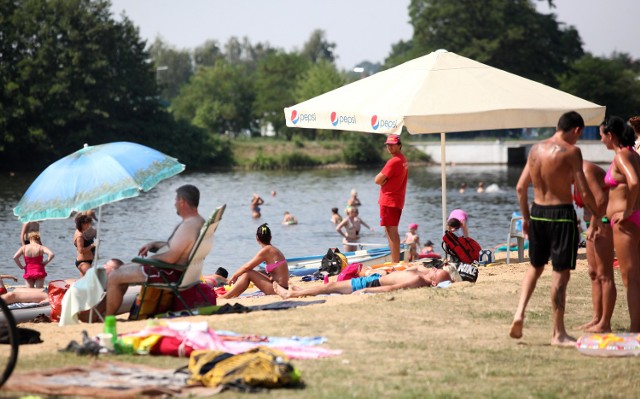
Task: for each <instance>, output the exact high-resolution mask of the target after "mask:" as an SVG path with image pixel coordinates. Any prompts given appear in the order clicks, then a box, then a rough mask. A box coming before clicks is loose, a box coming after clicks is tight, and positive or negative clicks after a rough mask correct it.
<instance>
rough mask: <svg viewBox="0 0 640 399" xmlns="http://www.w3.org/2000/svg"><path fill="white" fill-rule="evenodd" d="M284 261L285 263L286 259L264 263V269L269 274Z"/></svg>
mask: <svg viewBox="0 0 640 399" xmlns="http://www.w3.org/2000/svg"><path fill="white" fill-rule="evenodd" d="M285 263H287V260H286V259H282V260H279V261H277V262H275V263H269V264H268V265H266V266H265V268H264V270H265V271H266V272H267V273H269V274H270V273H271V272H272V271H274V270H275V269H276V268H277V267H278V266H280V265H284V264H285Z"/></svg>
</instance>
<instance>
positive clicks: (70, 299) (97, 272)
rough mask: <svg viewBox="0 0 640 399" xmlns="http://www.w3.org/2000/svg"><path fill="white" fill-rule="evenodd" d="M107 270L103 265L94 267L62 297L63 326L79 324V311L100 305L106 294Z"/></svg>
mask: <svg viewBox="0 0 640 399" xmlns="http://www.w3.org/2000/svg"><path fill="white" fill-rule="evenodd" d="M106 285H107V271H106V270H105V269H104V268H103V267H92V268H90V269H89V270H87V272H86V273H85V275H84V276H83V277H82V278H80V279H79V280H77V281H76V282H75V283H73V284H72V285H71V286H70V287H69V289H68V290H67V292H66V293H65V294H64V298H63V299H62V311H61V313H60V322H59V325H61V326H68V325H72V324H78V323H79V321H78V313H80V312H82V311H83V310H88V309H91V308H93V307H94V306H96V305H98V304H99V303H100V301H102V298H103V297H104V294H105V287H106Z"/></svg>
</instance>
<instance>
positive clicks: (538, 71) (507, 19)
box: [409, 0, 583, 86]
mask: <svg viewBox="0 0 640 399" xmlns="http://www.w3.org/2000/svg"><path fill="white" fill-rule="evenodd" d="M409 15H410V18H411V23H412V25H413V27H414V32H415V33H414V36H413V43H412V50H411V51H410V52H409V55H413V56H414V57H415V56H419V55H423V54H426V53H430V52H432V51H435V50H437V49H440V48H443V49H447V50H449V51H453V52H455V53H457V54H460V55H463V56H465V57H469V58H472V59H474V60H476V61H480V62H482V63H485V64H488V65H491V66H493V67H496V68H500V69H504V70H507V71H509V72H512V73H515V74H517V75H520V76H524V77H526V78H529V79H533V80H536V81H539V82H541V83H545V84H548V85H552V86H555V85H556V83H557V81H556V75H557V74H559V73H562V72H564V71H565V70H566V69H567V66H568V65H569V64H570V63H571V62H573V61H575V60H577V59H578V58H580V57H581V56H582V54H583V51H582V45H581V42H580V36H579V35H578V32H577V31H576V30H575V28H573V27H571V26H569V27H563V26H561V25H559V24H558V22H557V21H556V17H555V15H553V14H550V15H543V14H540V13H538V12H537V11H536V9H535V7H534V5H533V4H532V2H531V1H530V0H486V1H474V0H412V1H411V4H410V6H409ZM411 58H413V57H411Z"/></svg>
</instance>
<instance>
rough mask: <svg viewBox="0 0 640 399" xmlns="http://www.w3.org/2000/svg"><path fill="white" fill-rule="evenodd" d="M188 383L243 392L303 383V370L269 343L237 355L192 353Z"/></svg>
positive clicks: (207, 351)
mask: <svg viewBox="0 0 640 399" xmlns="http://www.w3.org/2000/svg"><path fill="white" fill-rule="evenodd" d="M187 367H188V370H189V372H190V374H191V376H190V378H189V380H188V382H187V384H188V385H204V386H208V387H216V386H223V387H224V388H235V389H237V390H240V391H244V392H255V391H257V390H260V389H261V388H263V389H264V388H279V387H290V386H295V385H298V384H300V383H301V379H300V372H299V371H298V369H296V368H295V367H294V366H293V365H292V364H291V363H289V361H288V359H287V356H286V355H285V354H284V353H282V352H280V351H278V350H275V349H271V348H268V347H266V346H259V347H257V348H254V349H251V350H248V351H246V352H243V353H239V354H237V355H233V354H231V353H226V352H222V351H213V350H197V351H193V352H192V353H191V356H190V358H189V365H188V366H187Z"/></svg>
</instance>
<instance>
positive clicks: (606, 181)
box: [604, 146, 636, 188]
mask: <svg viewBox="0 0 640 399" xmlns="http://www.w3.org/2000/svg"><path fill="white" fill-rule="evenodd" d="M625 148H627V149H628V150H629V151H633V152H636V150H635V148H633V147H632V146H628V147H625ZM611 168H613V161H611V165H609V169H607V174H606V175H604V184H606V185H607V186H609V187H611V188H613V187H616V186H617V185H618V184H620V182H619V181H617V180H616V179H614V178H613V176H611Z"/></svg>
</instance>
